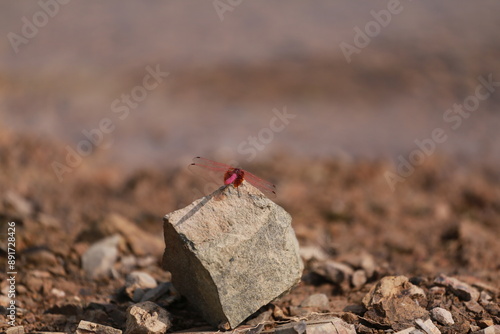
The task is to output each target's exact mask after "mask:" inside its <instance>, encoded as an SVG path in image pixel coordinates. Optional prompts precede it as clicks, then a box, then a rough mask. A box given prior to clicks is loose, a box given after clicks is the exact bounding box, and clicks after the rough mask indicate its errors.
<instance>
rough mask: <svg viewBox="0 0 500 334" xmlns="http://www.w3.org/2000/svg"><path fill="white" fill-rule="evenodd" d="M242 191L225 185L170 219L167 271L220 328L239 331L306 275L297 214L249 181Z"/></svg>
mask: <svg viewBox="0 0 500 334" xmlns="http://www.w3.org/2000/svg"><path fill="white" fill-rule="evenodd" d="M238 190H239V194H238V191H237V189H235V188H234V187H232V186H228V187H222V188H220V189H219V190H217V191H215V192H214V193H212V194H211V195H209V196H206V197H204V198H202V199H199V200H197V201H195V202H193V203H192V204H191V205H189V206H187V207H186V208H184V209H181V210H178V211H175V212H173V213H170V214H168V215H166V216H165V218H164V234H165V244H166V248H165V253H164V256H163V267H164V269H166V270H168V271H170V272H171V273H172V283H173V284H174V286H175V288H176V289H177V290H178V291H179V292H180V293H181V294H182V295H184V296H186V297H187V299H188V300H189V301H190V302H191V303H192V304H193V305H194V306H196V307H197V308H198V309H199V310H200V311H201V313H202V314H203V316H204V318H205V320H206V321H207V322H209V323H210V324H212V325H214V326H216V327H219V325H220V324H227V323H228V324H229V325H230V327H232V328H234V327H236V326H237V325H238V324H240V323H241V322H242V321H243V320H245V319H246V318H247V317H248V316H250V315H251V314H253V313H254V312H255V311H257V310H258V309H259V308H260V307H261V306H263V305H266V304H267V303H269V302H270V301H272V300H273V299H275V298H277V297H279V296H281V295H282V294H284V293H286V292H287V291H288V290H289V289H290V288H292V287H293V286H294V285H295V284H297V283H298V282H299V281H300V277H301V274H302V270H303V264H302V261H301V259H300V255H299V247H298V242H297V239H296V237H295V233H294V231H293V229H292V227H291V217H290V215H289V214H288V213H287V212H286V211H285V210H283V208H281V207H279V206H278V205H276V204H275V203H274V202H272V201H271V200H269V199H268V198H267V197H265V196H264V195H263V194H262V193H261V192H260V191H258V190H257V189H256V188H254V187H252V186H251V185H249V184H248V183H244V184H243V185H241V186H240V187H239V188H238ZM223 327H224V328H226V326H223Z"/></svg>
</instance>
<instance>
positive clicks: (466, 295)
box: [434, 274, 479, 301]
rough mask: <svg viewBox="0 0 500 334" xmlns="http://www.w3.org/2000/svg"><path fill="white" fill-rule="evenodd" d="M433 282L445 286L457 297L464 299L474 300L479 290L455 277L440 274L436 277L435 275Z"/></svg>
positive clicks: (476, 298) (477, 296)
mask: <svg viewBox="0 0 500 334" xmlns="http://www.w3.org/2000/svg"><path fill="white" fill-rule="evenodd" d="M434 283H436V284H439V285H443V286H446V287H447V288H448V289H449V290H450V291H451V292H453V293H454V294H455V295H456V296H457V297H458V298H460V299H462V300H464V301H469V300H474V301H476V300H478V298H479V291H477V290H476V289H474V288H473V287H471V286H470V285H469V284H467V283H464V282H462V281H460V280H458V279H456V278H453V277H449V276H446V275H444V274H441V275H439V276H438V277H436V279H435V280H434Z"/></svg>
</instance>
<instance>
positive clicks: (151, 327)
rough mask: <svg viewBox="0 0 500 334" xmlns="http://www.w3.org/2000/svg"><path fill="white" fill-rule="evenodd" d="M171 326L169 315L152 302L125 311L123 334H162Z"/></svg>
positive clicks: (133, 306)
mask: <svg viewBox="0 0 500 334" xmlns="http://www.w3.org/2000/svg"><path fill="white" fill-rule="evenodd" d="M171 326H172V323H171V322H170V315H169V313H168V312H167V311H166V310H165V309H164V308H161V307H160V306H158V305H156V304H155V303H153V302H142V303H139V304H135V305H132V306H130V307H129V308H128V309H127V324H126V328H127V329H126V330H125V334H163V333H165V332H166V331H167V330H168V329H169V328H170V327H171Z"/></svg>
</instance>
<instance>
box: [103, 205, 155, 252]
mask: <svg viewBox="0 0 500 334" xmlns="http://www.w3.org/2000/svg"><path fill="white" fill-rule="evenodd" d="M97 228H99V229H100V230H102V233H104V234H105V235H112V234H120V235H121V236H123V238H124V239H125V241H126V242H127V244H128V245H129V246H130V248H131V249H132V251H133V252H134V254H135V255H136V256H141V257H142V256H146V255H156V256H159V255H161V253H162V251H163V247H164V244H163V241H162V240H161V238H158V236H157V235H153V234H151V233H148V232H146V231H144V230H143V229H141V228H140V227H139V226H137V225H136V224H134V223H133V222H131V221H130V220H128V219H127V218H125V217H123V216H121V215H119V214H116V213H112V214H110V215H108V216H107V217H106V218H105V219H104V221H103V222H99V225H98V227H97Z"/></svg>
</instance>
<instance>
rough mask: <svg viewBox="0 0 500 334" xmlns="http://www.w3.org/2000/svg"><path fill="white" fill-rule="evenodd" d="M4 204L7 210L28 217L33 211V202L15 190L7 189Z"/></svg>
mask: <svg viewBox="0 0 500 334" xmlns="http://www.w3.org/2000/svg"><path fill="white" fill-rule="evenodd" d="M4 205H5V209H6V211H7V212H8V213H9V214H13V215H15V216H20V217H23V218H26V217H29V216H31V214H32V213H33V205H32V204H31V202H30V201H28V200H27V199H25V198H24V197H22V196H21V195H19V194H18V193H16V192H13V191H7V193H6V194H5V197H4Z"/></svg>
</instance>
